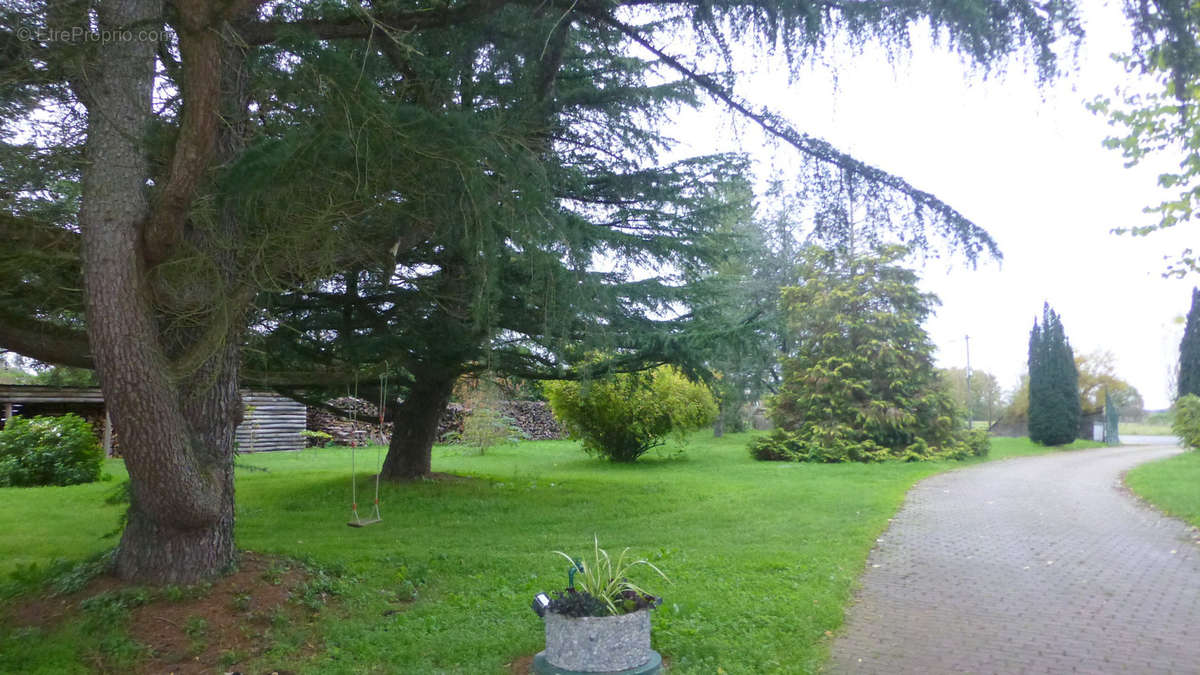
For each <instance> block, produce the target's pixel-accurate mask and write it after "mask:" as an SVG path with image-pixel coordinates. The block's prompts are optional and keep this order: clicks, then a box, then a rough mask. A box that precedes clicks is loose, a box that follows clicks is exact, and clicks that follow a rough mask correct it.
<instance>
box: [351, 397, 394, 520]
mask: <svg viewBox="0 0 1200 675" xmlns="http://www.w3.org/2000/svg"><path fill="white" fill-rule="evenodd" d="M386 390H387V378H386V377H385V376H384V375H380V376H379V436H380V438H382V437H383V403H384V400H385V399H386ZM354 400H355V402H357V401H358V376H357V375H355V376H354ZM350 424H351V426H352V428H353V429H354V438H353V439H351V441H350V512H351V513H352V514H353V515H354V520H351V521H350V522H348V523H346V524H347V525H349V526H350V527H366V526H368V525H374V524H375V523H382V522H383V515H381V514H380V513H379V475H380V474H381V473H383V470H382V469H380V470H379V471H377V472H376V473H375V501H374V502H373V503H374V512H373V513H372V514H371V517H370V518H363V517H362V516H360V515H358V466H357V463H356V462H357V458H356V456H355V455H356V454H357V452H358V451H357V447H358V408H357V406H356V407H355V408H353V409H352V410H351V411H350ZM368 424H369V423H368ZM382 447H383V445H382V443H381V444H378V445H376V446H375V465H376V466H379V450H380V448H382Z"/></svg>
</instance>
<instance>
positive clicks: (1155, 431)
mask: <svg viewBox="0 0 1200 675" xmlns="http://www.w3.org/2000/svg"><path fill="white" fill-rule="evenodd" d="M1117 431H1118V433H1121V434H1129V435H1131V436H1174V435H1175V434H1174V433H1173V432H1172V431H1171V427H1170V425H1166V424H1145V423H1140V422H1121V424H1120V426H1119V427H1118V430H1117Z"/></svg>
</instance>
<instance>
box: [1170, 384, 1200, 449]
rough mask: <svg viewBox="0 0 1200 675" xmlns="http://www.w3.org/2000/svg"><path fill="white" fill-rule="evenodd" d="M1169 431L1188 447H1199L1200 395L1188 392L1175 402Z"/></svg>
mask: <svg viewBox="0 0 1200 675" xmlns="http://www.w3.org/2000/svg"><path fill="white" fill-rule="evenodd" d="M1171 431H1172V432H1174V433H1175V435H1176V436H1178V437H1179V440H1181V441H1183V444H1184V445H1186V446H1187V447H1189V448H1193V449H1196V448H1200V397H1197V396H1196V395H1195V394H1188V395H1187V396H1183V397H1180V399H1179V400H1178V401H1176V402H1175V421H1173V422H1171Z"/></svg>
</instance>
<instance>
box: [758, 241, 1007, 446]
mask: <svg viewBox="0 0 1200 675" xmlns="http://www.w3.org/2000/svg"><path fill="white" fill-rule="evenodd" d="M903 253H904V251H903V249H896V248H886V247H884V248H880V249H879V250H876V251H875V252H874V253H873V254H870V255H860V256H855V255H852V254H851V255H846V253H845V252H841V251H832V250H824V249H817V248H813V249H810V250H809V251H807V252H806V259H805V262H804V264H803V265H802V266H801V276H802V279H803V283H802V284H801V285H799V286H795V287H788V288H783V289H781V295H782V297H781V307H782V308H783V311H784V313H785V316H786V318H787V320H788V330H789V333H790V335H791V338H792V342H793V345H794V346H793V347H792V348H791V350H790V352H789V353H788V354H786V355H785V356H784V357H783V358H782V359H781V366H782V368H781V369H782V372H783V382H782V385H781V387H780V389H779V392H778V394H776V395H775V396H774V397H773V398H772V399H771V400H770V401H769V407H770V410H771V419H772V421H773V422H774V423H775V427H776V430H775V431H774V432H772V433H771V434H769V435H767V436H765V437H762V438H759V439H756V440H755V441H753V442H752V443H751V445H750V454H751V456H752V457H754V458H755V459H760V460H774V461H800V462H880V461H885V460H900V461H920V460H928V459H966V458H968V457H971V456H978V455H979V454H981V453H982V454H986V452H987V440H986V437H984V438H977V437H974V436H971V435H969V434H968V432H967V430H966V429H965V428H964V423H963V419H962V413H961V411H960V410H958V409H957V408H956V406H955V404H954V401H953V397H952V396H951V394H950V392H949V391H948V390H947V388H946V386H945V382H944V381H943V380H942V379H941V378H940V377H939V376H938V374H937V371H936V369H935V368H934V367H933V344H932V342H931V341H930V339H929V336H928V334H927V333H926V332H925V330H924V328H923V327H922V324H923V323H924V321H925V319H926V318H927V317H928V316H929V314H930V312H931V311H932V308H933V306H934V304H935V303H936V301H937V300H936V298H935V297H933V296H932V295H928V294H924V293H922V292H921V291H920V289H919V288H918V286H917V276H916V274H915V273H913V272H912V271H911V270H909V269H907V268H904V267H902V266H900V265H898V264H896V262H897V261H898V260H899V259H900V258H901V257H902V256H903Z"/></svg>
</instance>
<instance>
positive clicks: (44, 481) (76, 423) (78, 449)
mask: <svg viewBox="0 0 1200 675" xmlns="http://www.w3.org/2000/svg"><path fill="white" fill-rule="evenodd" d="M103 461H104V452H103V451H102V450H101V449H100V444H99V443H98V442H97V441H96V437H95V435H93V434H92V425H90V424H88V423H87V422H86V421H85V420H84V419H83V418H81V417H79V416H78V415H72V414H67V415H63V416H61V417H41V416H39V417H33V418H25V417H21V416H16V417H13V418H12V419H10V420H8V422H7V423H6V424H5V426H4V429H3V430H0V487H8V486H20V487H28V486H34V485H77V484H79V483H91V482H93V481H96V480H99V479H100V465H101V463H102V462H103Z"/></svg>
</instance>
